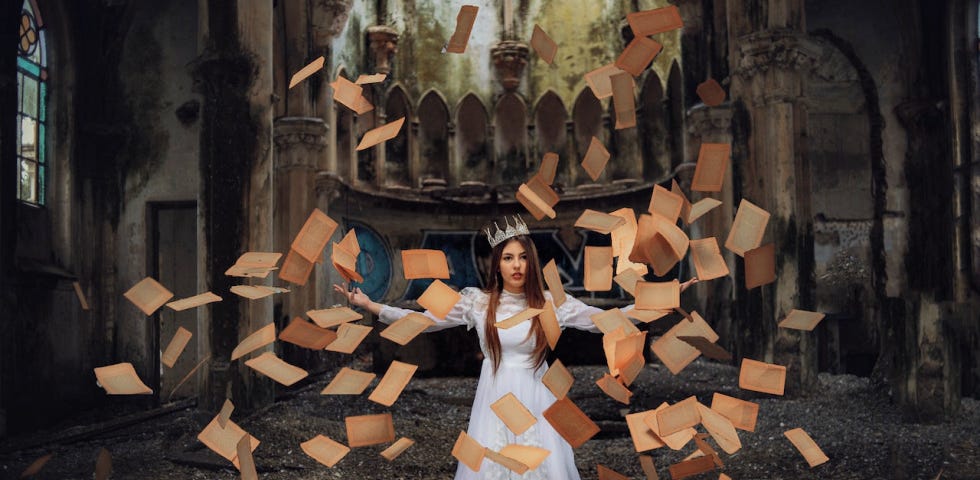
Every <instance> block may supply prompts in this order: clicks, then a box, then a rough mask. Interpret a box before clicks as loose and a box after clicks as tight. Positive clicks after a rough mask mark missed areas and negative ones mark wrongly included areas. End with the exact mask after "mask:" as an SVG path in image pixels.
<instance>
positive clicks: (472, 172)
mask: <svg viewBox="0 0 980 480" xmlns="http://www.w3.org/2000/svg"><path fill="white" fill-rule="evenodd" d="M488 124H489V120H488V115H487V109H486V107H484V106H483V102H481V101H480V99H479V98H477V96H476V95H474V94H472V93H471V94H468V95H466V96H465V97H463V100H462V101H460V102H459V108H457V109H456V151H457V152H458V158H459V160H458V164H457V165H454V169H455V171H456V172H457V174H456V176H455V177H456V178H457V179H459V181H460V182H484V183H486V182H489V181H490V173H491V170H490V165H491V164H490V158H491V157H490V146H489V144H488V142H487V126H488Z"/></svg>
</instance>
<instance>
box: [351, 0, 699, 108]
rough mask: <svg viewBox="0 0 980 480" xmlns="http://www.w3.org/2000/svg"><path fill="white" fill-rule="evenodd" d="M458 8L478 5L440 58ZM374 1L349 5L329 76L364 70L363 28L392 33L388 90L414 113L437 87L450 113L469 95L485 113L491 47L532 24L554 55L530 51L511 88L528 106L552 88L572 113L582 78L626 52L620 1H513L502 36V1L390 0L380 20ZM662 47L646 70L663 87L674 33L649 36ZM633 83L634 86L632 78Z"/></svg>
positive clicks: (675, 44) (659, 2) (662, 0)
mask: <svg viewBox="0 0 980 480" xmlns="http://www.w3.org/2000/svg"><path fill="white" fill-rule="evenodd" d="M463 4H468V5H476V6H477V7H479V8H480V10H479V13H478V15H477V18H476V23H475V24H474V26H473V32H472V34H471V35H470V39H469V43H468V45H467V48H466V51H465V52H464V53H462V54H452V53H442V48H443V46H444V45H445V43H446V41H447V40H448V39H449V38H450V37H451V36H452V34H453V31H454V30H455V27H456V15H457V13H458V12H459V7H460V6H461V5H463ZM667 5H668V2H667V0H653V1H647V2H640V7H641V10H646V9H652V8H659V7H663V6H667ZM375 6H376V2H370V1H364V0H355V2H354V5H353V7H352V9H351V13H350V19H349V20H348V23H347V26H346V28H345V29H344V31H343V32H342V33H341V34H340V35H338V37H337V39H335V41H334V43H333V58H332V59H331V61H332V66H331V75H333V74H335V73H336V72H337V71H338V69H339V68H340V67H343V68H344V69H345V71H346V73H347V75H348V76H349V77H351V78H354V77H356V76H357V75H359V74H361V73H373V72H369V71H367V69H368V68H370V67H369V65H371V64H372V63H373V62H371V61H369V58H368V57H369V56H370V55H371V53H370V52H369V51H368V49H367V40H366V33H365V31H366V29H367V27H369V26H371V25H379V24H383V25H387V26H389V27H392V28H394V29H395V30H396V31H397V32H398V33H399V39H398V53H396V54H395V57H394V61H393V64H392V72H391V74H390V75H389V80H388V83H387V84H386V86H387V87H390V86H392V85H396V84H398V85H401V86H402V87H403V88H404V89H405V91H406V92H407V93H408V95H409V97H410V99H411V101H412V103H413V108H415V107H417V106H418V102H419V101H420V100H421V98H422V97H423V95H425V93H426V92H428V91H430V90H436V91H438V92H439V93H440V94H442V96H443V97H444V98H445V99H446V101H447V102H448V103H449V105H448V107H449V109H450V111H451V112H453V114H455V111H456V108H457V106H458V103H459V101H460V100H461V99H462V98H463V97H464V96H465V95H466V94H468V93H474V94H475V95H476V96H477V97H479V98H480V100H481V101H482V102H483V104H484V105H485V106H487V107H488V110H490V111H492V105H494V103H495V101H496V99H497V97H498V96H499V95H500V93H502V89H501V87H500V84H499V82H498V80H497V78H496V73H495V71H494V68H493V59H492V55H491V50H492V48H493V46H494V45H495V44H497V43H498V42H499V41H501V40H503V39H505V38H506V39H514V40H518V41H522V42H524V43H526V44H528V45H530V40H531V34H532V32H533V31H534V25H535V24H538V25H540V26H541V28H542V29H544V30H545V31H546V32H547V33H548V35H549V36H551V37H552V39H553V40H555V42H556V43H558V55H557V56H556V58H555V61H554V63H553V64H552V65H548V64H546V63H544V62H543V61H541V60H540V59H539V58H538V56H537V54H536V53H535V52H534V51H533V50H532V51H531V52H530V55H529V58H528V65H527V68H526V69H525V72H524V77H523V79H522V82H521V85H520V87H519V89H518V93H520V94H521V95H522V96H523V97H524V99H525V100H526V101H527V102H528V103H529V105H531V106H532V107H533V106H534V105H536V104H537V101H538V99H539V98H540V97H541V96H542V95H544V94H545V93H546V92H548V91H549V90H550V91H554V92H555V93H556V94H557V95H558V96H559V97H560V98H561V100H562V103H563V104H564V105H565V108H566V109H568V110H571V105H572V104H573V103H574V101H575V98H576V97H577V96H578V94H579V93H581V92H582V90H583V89H585V88H587V85H586V83H585V80H584V78H583V76H584V75H585V74H586V73H587V72H589V71H591V70H594V69H596V68H598V67H601V66H603V65H606V64H608V63H612V62H614V61H615V60H616V57H618V56H619V54H620V53H621V52H622V50H623V49H624V48H625V46H626V45H625V42H624V41H623V38H622V36H621V34H620V29H621V24H622V22H623V21H624V20H625V18H626V14H627V13H629V10H627V9H625V8H624V5H623V2H616V1H608V0H607V1H600V2H595V1H587V0H567V1H561V2H555V1H547V0H530V1H524V2H522V1H515V2H514V30H513V32H512V33H509V34H508V33H507V32H505V31H504V25H503V23H504V22H503V17H504V14H503V2H500V1H489V0H482V1H472V0H471V1H467V2H444V1H441V0H402V1H389V2H388V3H387V5H385V7H384V11H383V17H384V18H379V17H381V16H382V15H379V12H378V11H377V9H376V7H375ZM654 38H655V39H656V40H657V41H659V42H660V43H662V44H663V45H664V49H663V51H662V52H661V53H660V55H658V56H657V58H656V59H655V60H654V62H653V65H652V67H651V69H652V70H653V71H655V72H656V73H657V76H658V77H659V78H660V79H661V84H662V85H663V87H664V89H666V79H667V77H668V74H669V72H670V67H671V65H672V64H673V63H674V62H677V63H680V31H679V30H676V31H673V32H667V33H662V34H658V35H656V36H655V37H654ZM638 83H640V82H639V81H638Z"/></svg>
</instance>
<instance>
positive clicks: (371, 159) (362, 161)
mask: <svg viewBox="0 0 980 480" xmlns="http://www.w3.org/2000/svg"><path fill="white" fill-rule="evenodd" d="M368 87H370V86H368ZM361 95H362V96H363V97H364V98H365V99H366V100H367V101H368V103H370V104H371V105H374V89H372V88H365V89H364V90H363V91H362V92H361ZM376 114H377V112H376V111H375V110H371V111H369V112H365V113H363V114H361V115H357V120H356V124H357V143H360V141H361V138H363V137H364V134H365V133H367V132H369V131H371V130H372V129H374V128H375V127H377V126H378V122H377V121H376V118H377V117H376V116H375V115H376ZM356 146H357V145H356V144H355V147H356ZM377 159H378V147H377V146H375V147H371V148H365V149H364V150H361V151H359V152H357V181H359V182H364V183H368V184H375V183H376V182H377V179H378V161H377Z"/></svg>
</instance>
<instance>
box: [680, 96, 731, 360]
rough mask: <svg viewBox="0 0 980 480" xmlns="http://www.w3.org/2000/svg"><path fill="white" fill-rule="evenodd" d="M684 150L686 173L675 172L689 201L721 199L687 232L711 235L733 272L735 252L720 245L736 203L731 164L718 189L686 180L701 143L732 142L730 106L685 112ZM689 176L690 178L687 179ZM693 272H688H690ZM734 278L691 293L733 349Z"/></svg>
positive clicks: (701, 285)
mask: <svg viewBox="0 0 980 480" xmlns="http://www.w3.org/2000/svg"><path fill="white" fill-rule="evenodd" d="M686 123H687V135H686V137H687V151H689V152H692V153H691V158H690V159H688V160H687V161H686V162H684V163H682V164H681V168H679V169H678V170H680V171H681V172H690V176H688V175H682V174H679V175H678V177H679V178H678V179H677V181H678V183H679V184H680V185H681V188H683V189H684V191H685V192H688V196H689V200H690V201H691V202H697V201H698V200H700V199H702V198H707V197H711V198H715V199H718V200H721V201H722V204H721V205H720V206H718V207H715V209H714V210H712V211H711V212H708V213H707V214H705V215H704V216H703V217H701V218H700V219H698V221H696V222H695V223H694V224H692V225H691V226H690V227H688V228H689V231H688V235H689V236H690V237H691V238H708V237H715V239H716V240H717V241H718V245H719V246H720V247H722V248H721V253H722V255H723V256H724V257H725V262H726V263H727V264H728V271H729V272H732V273H734V272H735V271H736V268H735V258H736V257H737V255H735V254H734V253H732V252H731V251H730V250H728V249H726V248H724V247H723V246H724V244H725V239H726V238H728V232H729V231H730V230H731V227H732V219H734V218H735V209H736V208H737V205H736V204H735V202H734V196H733V194H732V191H733V186H732V170H733V168H732V165H731V164H729V166H728V169H727V170H726V171H725V181H724V184H723V186H722V189H721V192H718V193H707V192H704V193H702V192H691V191H690V180H691V179H693V167H694V166H696V162H697V157H696V155H697V154H696V152H698V150H699V149H700V148H701V144H702V143H726V144H730V143H731V142H732V129H731V123H732V109H731V106H730V105H729V104H728V103H725V104H722V105H719V106H717V107H706V106H704V105H698V106H696V107H694V108H692V109H690V110H688V111H687V120H686ZM688 177H690V178H688ZM695 273H696V272H695V271H693V270H692V271H691V274H692V275H694V274H695ZM734 281H738V279H737V278H735V277H734V275H729V276H727V277H723V278H718V279H715V280H711V281H707V282H702V283H699V284H697V285H695V287H694V288H695V292H696V297H697V301H698V307H699V311H700V312H702V316H703V317H704V318H705V320H707V321H708V322H709V323H710V324H711V325H713V326H714V328H715V330H716V331H717V332H718V335H719V336H720V337H721V340H720V341H721V342H723V345H724V346H725V347H726V348H729V349H731V348H733V347H734V345H733V343H734V341H735V331H734V329H733V326H732V320H733V319H732V316H731V304H732V299H733V298H732V288H733V286H734V283H733V282H734Z"/></svg>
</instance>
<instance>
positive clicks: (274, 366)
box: [245, 352, 309, 387]
mask: <svg viewBox="0 0 980 480" xmlns="http://www.w3.org/2000/svg"><path fill="white" fill-rule="evenodd" d="M245 365H248V366H249V367H252V369H254V370H255V371H257V372H259V373H261V374H263V375H265V376H267V377H269V378H271V379H273V380H275V381H276V382H278V383H280V384H282V385H284V386H287V387H288V386H291V385H293V384H294V383H296V382H298V381H300V380H302V379H304V378H306V377H307V375H309V373H307V372H306V370H303V369H302V368H299V367H297V366H295V365H290V364H288V363H286V362H285V361H284V360H282V359H281V358H279V357H277V356H276V354H275V353H272V352H265V353H263V354H262V355H259V356H258V357H255V358H253V359H251V360H246V361H245Z"/></svg>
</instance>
